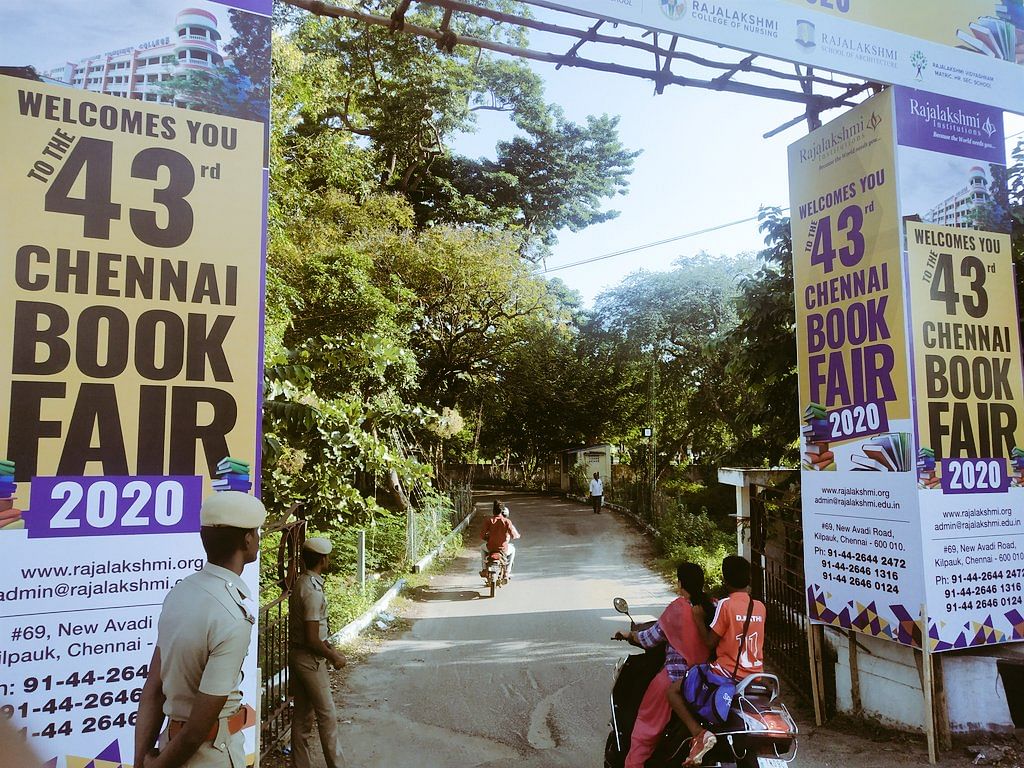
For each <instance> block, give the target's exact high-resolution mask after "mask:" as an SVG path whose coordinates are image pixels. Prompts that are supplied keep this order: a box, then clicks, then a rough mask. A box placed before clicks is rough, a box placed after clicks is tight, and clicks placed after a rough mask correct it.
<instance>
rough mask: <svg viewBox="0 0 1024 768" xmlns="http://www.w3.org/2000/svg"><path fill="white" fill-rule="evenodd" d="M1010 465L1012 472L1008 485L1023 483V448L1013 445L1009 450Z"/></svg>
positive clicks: (1020, 484)
mask: <svg viewBox="0 0 1024 768" xmlns="http://www.w3.org/2000/svg"><path fill="white" fill-rule="evenodd" d="M1010 466H1011V467H1013V474H1012V475H1010V485H1014V486H1022V485H1024V448H1020V447H1019V446H1014V448H1013V450H1012V451H1010Z"/></svg>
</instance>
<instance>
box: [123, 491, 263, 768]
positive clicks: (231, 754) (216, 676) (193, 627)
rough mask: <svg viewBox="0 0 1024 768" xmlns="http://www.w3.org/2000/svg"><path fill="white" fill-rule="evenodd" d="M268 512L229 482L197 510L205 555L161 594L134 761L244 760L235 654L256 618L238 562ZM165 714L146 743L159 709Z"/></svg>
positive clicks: (253, 551)
mask: <svg viewBox="0 0 1024 768" xmlns="http://www.w3.org/2000/svg"><path fill="white" fill-rule="evenodd" d="M266 517H267V511H266V509H265V508H264V507H263V504H262V503H261V502H260V501H259V499H256V498H254V497H253V496H250V495H248V494H246V493H240V492H238V491H222V492H220V493H214V494H213V495H211V496H209V497H207V498H206V499H205V500H204V501H203V506H202V509H201V510H200V512H199V519H200V526H201V528H200V531H199V536H200V538H201V539H202V541H203V549H205V550H206V557H207V562H206V564H205V565H204V566H203V569H202V570H201V571H198V572H197V573H194V574H192V575H191V576H188V577H187V578H185V579H184V580H182V581H181V582H179V583H178V584H177V585H176V586H175V587H174V588H173V589H171V591H170V592H169V593H168V594H167V597H166V598H165V599H164V604H163V608H162V609H161V611H160V619H159V623H158V625H157V644H156V645H157V647H156V650H155V651H154V652H153V659H152V661H151V662H150V666H149V677H148V678H147V680H146V684H145V686H144V687H143V689H142V699H141V700H140V701H139V712H138V720H137V722H136V725H135V768H180V766H187V768H244V766H245V764H246V762H245V748H244V741H243V737H242V733H241V731H242V729H243V728H246V727H249V726H251V725H254V724H255V720H256V718H255V713H254V712H253V710H252V708H250V707H241V702H242V693H241V685H242V662H243V661H244V660H245V656H246V653H247V652H248V650H249V640H250V637H251V636H252V628H253V625H254V624H255V623H256V619H255V617H254V615H253V613H252V611H251V610H250V608H249V607H248V606H247V605H246V603H245V601H246V600H247V599H249V598H250V597H251V596H250V594H249V590H248V589H247V588H246V586H245V584H244V583H243V581H242V578H241V575H242V569H243V568H244V567H245V565H246V564H247V563H252V562H255V560H256V558H257V556H258V554H259V546H260V526H262V525H263V522H264V521H265V520H266ZM165 715H166V716H167V718H168V720H169V722H168V724H167V731H166V733H165V734H164V736H165V737H166V743H163V740H161V748H160V749H159V751H158V750H157V749H156V748H155V744H156V742H157V737H158V736H159V735H160V731H161V726H162V725H163V720H164V716H165Z"/></svg>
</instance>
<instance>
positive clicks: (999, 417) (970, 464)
mask: <svg viewBox="0 0 1024 768" xmlns="http://www.w3.org/2000/svg"><path fill="white" fill-rule="evenodd" d="M895 99H896V103H897V111H898V114H899V116H900V117H899V120H898V124H897V134H898V140H899V148H898V153H897V154H898V164H899V168H900V174H901V176H900V178H901V181H902V186H901V190H902V193H901V210H902V218H903V220H904V221H905V222H906V233H905V235H906V239H905V246H906V270H907V286H908V297H909V306H910V326H909V328H910V334H909V335H910V343H911V350H912V355H913V370H914V380H915V395H916V409H915V424H916V446H917V455H916V459H917V461H916V464H917V467H916V471H917V480H918V488H919V494H920V498H919V508H920V516H921V533H922V541H923V547H924V552H923V556H924V564H925V589H926V591H927V603H928V638H929V645H930V647H931V649H932V650H935V651H944V650H949V649H953V648H966V647H971V646H977V645H985V644H989V643H995V642H1002V641H1006V640H1017V639H1022V638H1024V488H1022V487H1021V486H1022V484H1024V433H1022V429H1021V405H1022V400H1021V397H1022V392H1024V377H1022V372H1021V349H1020V330H1019V324H1018V322H1017V305H1016V292H1015V287H1014V286H1015V280H1014V272H1013V265H1012V262H1011V253H1010V237H1009V232H1010V227H1011V220H1010V215H1009V210H1008V204H1007V199H1006V178H1007V171H1006V155H1005V146H1006V143H1005V140H1004V138H1003V124H1002V119H1001V115H1000V114H999V112H998V111H997V110H994V109H988V108H984V107H979V106H978V105H974V104H970V103H966V102H962V101H959V100H957V99H953V98H949V97H945V96H936V95H933V94H927V93H922V92H919V91H912V90H908V89H900V90H898V91H897V92H896V93H895Z"/></svg>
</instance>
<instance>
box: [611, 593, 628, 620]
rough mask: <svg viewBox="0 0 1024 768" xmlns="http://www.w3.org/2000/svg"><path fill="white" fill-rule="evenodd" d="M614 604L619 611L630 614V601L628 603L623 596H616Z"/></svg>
mask: <svg viewBox="0 0 1024 768" xmlns="http://www.w3.org/2000/svg"><path fill="white" fill-rule="evenodd" d="M612 605H614V606H615V610H616V611H618V612H619V613H624V614H626V615H627V616H629V603H627V602H626V601H625V600H624V599H623V598H621V597H616V598H615V599H614V600H612Z"/></svg>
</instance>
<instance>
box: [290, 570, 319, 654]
mask: <svg viewBox="0 0 1024 768" xmlns="http://www.w3.org/2000/svg"><path fill="white" fill-rule="evenodd" d="M288 620H289V621H290V622H291V644H292V647H293V648H307V647H308V646H307V644H306V622H307V621H318V622H320V639H321V640H326V639H327V635H328V630H327V598H326V597H325V596H324V577H323V576H320V575H319V574H316V573H309V572H306V573H303V574H301V575H300V576H299V578H298V579H297V580H296V582H295V587H294V588H293V589H292V593H291V595H289V597H288Z"/></svg>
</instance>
